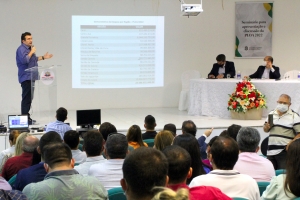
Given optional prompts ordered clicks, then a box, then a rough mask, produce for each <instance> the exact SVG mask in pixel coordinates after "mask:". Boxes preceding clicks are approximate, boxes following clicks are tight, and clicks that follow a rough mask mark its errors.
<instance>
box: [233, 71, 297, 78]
mask: <svg viewBox="0 0 300 200" xmlns="http://www.w3.org/2000/svg"><path fill="white" fill-rule="evenodd" d="M298 76H299V75H298ZM241 78H242V74H241V72H240V71H238V72H237V73H236V79H241Z"/></svg>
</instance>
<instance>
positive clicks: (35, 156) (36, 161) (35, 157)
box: [31, 148, 41, 166]
mask: <svg viewBox="0 0 300 200" xmlns="http://www.w3.org/2000/svg"><path fill="white" fill-rule="evenodd" d="M40 162H41V154H40V153H39V152H38V150H37V148H35V149H34V150H33V152H32V161H31V166H32V165H36V164H39V163H40Z"/></svg>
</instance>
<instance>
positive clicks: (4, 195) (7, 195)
mask: <svg viewBox="0 0 300 200" xmlns="http://www.w3.org/2000/svg"><path fill="white" fill-rule="evenodd" d="M0 198H1V200H2V199H5V200H6V199H17V200H27V197H26V195H25V194H23V193H22V192H21V191H19V190H4V189H1V188H0Z"/></svg>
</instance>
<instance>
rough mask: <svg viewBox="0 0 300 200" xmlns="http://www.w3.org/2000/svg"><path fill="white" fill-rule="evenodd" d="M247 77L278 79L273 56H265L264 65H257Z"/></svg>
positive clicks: (278, 73)
mask: <svg viewBox="0 0 300 200" xmlns="http://www.w3.org/2000/svg"><path fill="white" fill-rule="evenodd" d="M246 78H247V76H246ZM249 78H262V79H279V78H280V72H279V67H276V66H275V65H273V58H272V57H271V56H266V57H265V58H264V65H261V66H259V67H258V69H257V70H256V72H255V73H254V74H251V75H250V76H249Z"/></svg>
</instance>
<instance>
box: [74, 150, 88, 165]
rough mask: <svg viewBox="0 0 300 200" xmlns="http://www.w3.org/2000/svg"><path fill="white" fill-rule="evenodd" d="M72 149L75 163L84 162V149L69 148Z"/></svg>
mask: <svg viewBox="0 0 300 200" xmlns="http://www.w3.org/2000/svg"><path fill="white" fill-rule="evenodd" d="M71 151H72V157H73V158H74V159H75V163H84V162H85V161H86V158H87V156H86V153H85V152H84V151H80V150H79V149H77V150H71Z"/></svg>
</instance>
